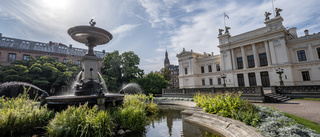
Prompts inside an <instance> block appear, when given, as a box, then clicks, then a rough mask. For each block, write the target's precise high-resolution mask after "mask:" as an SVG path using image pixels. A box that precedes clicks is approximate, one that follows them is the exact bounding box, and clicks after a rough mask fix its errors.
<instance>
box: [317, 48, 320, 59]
mask: <svg viewBox="0 0 320 137" xmlns="http://www.w3.org/2000/svg"><path fill="white" fill-rule="evenodd" d="M317 53H318V58H319V59H320V47H319V48H317Z"/></svg>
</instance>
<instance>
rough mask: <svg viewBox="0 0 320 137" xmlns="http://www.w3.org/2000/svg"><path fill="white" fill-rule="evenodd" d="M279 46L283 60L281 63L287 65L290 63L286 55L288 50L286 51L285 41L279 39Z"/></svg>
mask: <svg viewBox="0 0 320 137" xmlns="http://www.w3.org/2000/svg"><path fill="white" fill-rule="evenodd" d="M279 41H280V44H281V48H282V53H283V56H282V59H283V63H289V62H290V59H289V58H290V57H289V55H288V49H287V45H286V43H285V39H280V40H279Z"/></svg>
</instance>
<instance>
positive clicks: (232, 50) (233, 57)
mask: <svg viewBox="0 0 320 137" xmlns="http://www.w3.org/2000/svg"><path fill="white" fill-rule="evenodd" d="M235 57H236V55H235V54H234V48H233V49H231V61H232V70H236V69H237V66H236V60H235Z"/></svg>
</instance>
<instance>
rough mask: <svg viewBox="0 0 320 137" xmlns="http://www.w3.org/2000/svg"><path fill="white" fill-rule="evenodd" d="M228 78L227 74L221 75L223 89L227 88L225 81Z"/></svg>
mask: <svg viewBox="0 0 320 137" xmlns="http://www.w3.org/2000/svg"><path fill="white" fill-rule="evenodd" d="M226 77H227V76H226V74H222V75H221V78H222V79H223V87H227V86H226V81H225V79H226Z"/></svg>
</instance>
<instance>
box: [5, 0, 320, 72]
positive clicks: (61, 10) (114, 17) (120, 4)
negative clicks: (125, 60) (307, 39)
mask: <svg viewBox="0 0 320 137" xmlns="http://www.w3.org/2000/svg"><path fill="white" fill-rule="evenodd" d="M274 7H275V8H276V7H278V8H281V9H283V11H282V12H281V16H282V17H283V18H284V21H283V24H284V26H285V27H287V28H291V27H297V28H298V29H297V31H298V36H302V35H304V33H303V31H304V30H305V29H309V33H318V32H320V23H319V22H320V12H319V7H320V2H319V1H318V0H305V1H302V0H274ZM265 11H268V12H271V13H273V9H272V0H1V1H0V33H2V35H3V36H7V37H14V38H21V39H27V40H33V41H40V42H49V41H53V42H60V43H64V44H66V45H69V44H72V45H73V46H74V47H79V48H86V47H85V46H84V45H83V44H80V43H77V42H75V41H73V40H72V39H71V37H70V36H68V34H67V30H68V29H69V28H70V27H73V26H77V25H89V24H88V22H89V21H90V19H91V18H92V17H93V18H94V19H95V20H96V22H97V24H96V26H97V27H100V28H103V29H106V30H108V31H109V32H111V33H112V34H113V40H112V41H111V42H109V43H108V44H105V45H100V46H97V47H96V48H95V50H106V51H107V52H112V51H114V50H119V52H120V53H123V52H125V51H134V53H136V54H137V55H138V56H139V57H140V65H139V67H140V68H141V69H143V70H145V72H146V73H148V72H150V71H159V70H160V69H161V68H162V67H163V61H164V55H165V50H166V49H167V50H168V53H169V59H170V62H171V64H178V59H177V57H176V54H178V53H180V52H181V51H182V49H183V48H185V49H186V50H191V49H192V50H193V51H195V52H199V53H203V52H207V53H211V52H214V54H219V49H218V48H217V45H218V39H217V36H218V29H219V28H224V25H223V12H226V13H227V15H228V16H229V17H230V18H229V19H226V24H227V26H230V27H231V29H230V33H231V35H232V36H234V35H238V34H241V33H244V32H247V31H251V30H255V29H258V28H261V27H264V26H265V25H264V23H263V22H264V12H265ZM271 17H273V15H271Z"/></svg>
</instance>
